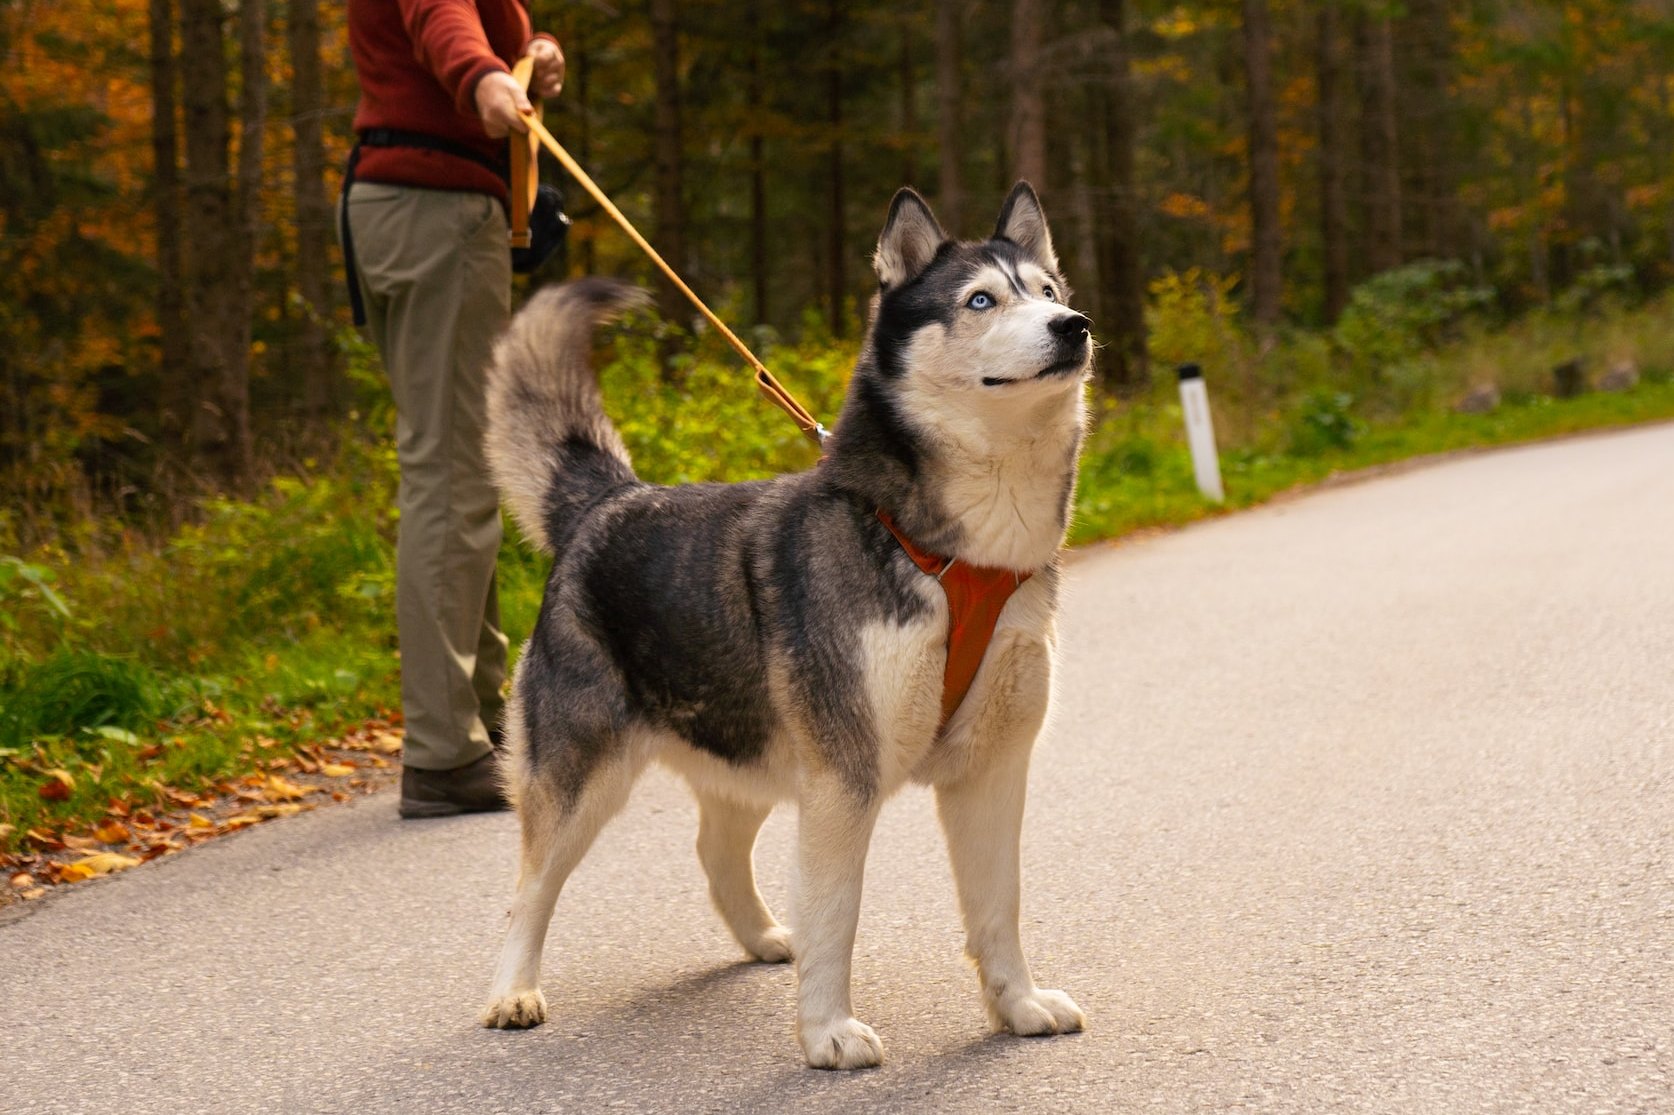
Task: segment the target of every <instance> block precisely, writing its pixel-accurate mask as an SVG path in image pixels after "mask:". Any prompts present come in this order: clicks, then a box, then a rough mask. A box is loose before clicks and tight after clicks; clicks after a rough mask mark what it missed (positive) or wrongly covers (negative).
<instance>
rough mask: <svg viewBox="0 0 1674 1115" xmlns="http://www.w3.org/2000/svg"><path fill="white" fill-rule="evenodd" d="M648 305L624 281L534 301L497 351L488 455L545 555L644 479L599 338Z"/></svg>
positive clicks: (598, 282)
mask: <svg viewBox="0 0 1674 1115" xmlns="http://www.w3.org/2000/svg"><path fill="white" fill-rule="evenodd" d="M647 301H648V298H647V296H646V294H645V292H644V291H642V290H640V289H639V288H638V287H634V286H630V285H628V284H627V283H623V282H619V281H617V280H615V279H600V278H591V279H581V280H579V281H577V282H573V283H564V284H563V285H561V286H555V287H547V288H545V289H543V290H541V291H540V292H539V293H537V294H536V295H535V296H534V297H533V298H531V299H530V300H529V302H528V304H527V305H525V306H524V307H523V309H522V311H521V312H519V313H518V315H517V317H515V318H513V319H512V323H511V326H510V327H509V328H508V329H507V330H506V332H505V335H504V336H502V337H501V338H500V341H499V343H498V344H497V345H495V348H494V364H493V366H492V367H491V368H490V369H489V372H488V434H487V438H486V440H485V443H484V444H485V448H486V449H487V452H488V465H489V468H490V469H491V470H492V471H493V473H494V483H495V486H496V487H498V488H499V489H500V496H501V498H502V499H504V500H505V502H506V506H507V507H509V508H511V513H512V515H513V517H514V518H516V520H517V525H518V526H519V527H521V528H522V530H523V533H524V536H525V537H527V538H528V539H529V541H530V542H531V543H532V544H533V545H535V546H536V547H538V548H540V549H542V550H544V551H546V552H548V553H552V552H553V551H554V550H556V549H558V548H559V547H560V546H561V545H562V544H563V539H564V537H565V536H567V535H568V533H569V530H570V528H571V527H572V526H573V524H574V519H575V515H576V513H577V512H579V511H580V510H581V508H583V507H585V506H586V505H587V504H589V503H591V502H592V501H593V500H594V499H595V498H597V497H598V495H599V494H600V493H601V492H604V491H606V490H608V489H610V488H612V487H615V486H617V485H620V484H623V483H629V482H632V481H633V480H634V472H633V465H632V464H631V463H630V462H629V460H628V450H627V447H626V446H625V445H623V444H622V435H621V434H619V433H618V432H617V431H616V427H615V426H613V425H611V422H610V419H608V418H606V417H605V413H604V407H603V405H602V404H601V401H600V398H599V381H598V375H597V373H596V372H595V371H594V369H593V359H592V357H593V330H594V329H595V328H596V327H598V326H600V325H603V324H604V323H606V322H608V321H610V320H612V319H613V318H615V317H617V316H619V315H620V314H622V313H624V312H625V311H627V310H629V309H632V308H634V307H636V306H639V305H643V304H644V303H646V302H647Z"/></svg>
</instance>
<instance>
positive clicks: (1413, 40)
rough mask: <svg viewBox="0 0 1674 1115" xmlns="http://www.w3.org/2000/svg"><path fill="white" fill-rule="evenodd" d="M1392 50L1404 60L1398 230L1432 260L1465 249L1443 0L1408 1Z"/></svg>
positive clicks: (1449, 41) (1447, 24) (1454, 255)
mask: <svg viewBox="0 0 1674 1115" xmlns="http://www.w3.org/2000/svg"><path fill="white" fill-rule="evenodd" d="M1406 6H1407V13H1408V14H1407V17H1406V19H1404V20H1402V21H1401V24H1400V30H1399V33H1400V38H1401V41H1400V47H1401V50H1400V51H1399V52H1398V53H1399V54H1401V55H1403V56H1404V58H1405V61H1406V68H1405V70H1404V74H1403V76H1404V78H1405V80H1404V81H1403V83H1402V85H1401V119H1402V121H1403V122H1404V123H1405V124H1406V129H1405V131H1406V140H1405V141H1404V142H1403V143H1402V145H1401V146H1402V154H1403V156H1405V158H1404V159H1403V161H1404V162H1405V163H1406V165H1407V168H1408V169H1407V174H1406V182H1407V183H1408V185H1409V186H1410V188H1409V189H1407V190H1405V191H1404V198H1405V202H1406V205H1405V208H1406V214H1405V216H1404V217H1403V224H1402V228H1403V231H1404V233H1405V235H1406V239H1407V243H1408V245H1409V246H1411V247H1413V248H1416V249H1417V250H1419V251H1422V252H1423V253H1424V254H1425V255H1428V256H1431V257H1434V258H1436V259H1455V258H1458V257H1459V256H1460V255H1461V254H1462V253H1463V251H1464V249H1465V246H1466V245H1465V237H1464V221H1463V220H1462V219H1461V215H1460V212H1459V186H1458V181H1459V172H1460V162H1461V159H1460V151H1459V150H1458V145H1457V143H1456V140H1455V137H1456V136H1457V134H1458V128H1457V124H1458V121H1457V120H1456V119H1455V109H1454V100H1453V97H1452V93H1451V89H1450V86H1451V85H1452V81H1453V29H1452V25H1451V17H1450V15H1449V9H1450V8H1451V7H1452V5H1451V4H1449V3H1448V2H1447V0H1408V3H1407V5H1406Z"/></svg>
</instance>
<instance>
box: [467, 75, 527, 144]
mask: <svg viewBox="0 0 1674 1115" xmlns="http://www.w3.org/2000/svg"><path fill="white" fill-rule="evenodd" d="M476 95H477V115H478V116H480V117H482V126H483V130H484V131H486V132H487V133H488V134H489V135H490V136H492V137H493V138H495V139H502V138H504V137H505V136H506V135H507V134H508V133H510V132H518V133H526V132H528V130H529V125H528V124H526V123H524V121H523V114H524V113H525V112H533V111H535V108H534V106H533V105H531V104H530V103H529V95H528V94H527V93H525V92H524V91H523V86H521V85H519V84H518V83H517V79H516V78H514V77H512V75H510V74H508V73H505V72H503V71H499V70H496V71H495V72H493V73H488V74H484V75H483V77H482V80H481V81H479V82H477V94H476Z"/></svg>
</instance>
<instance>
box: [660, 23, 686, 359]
mask: <svg viewBox="0 0 1674 1115" xmlns="http://www.w3.org/2000/svg"><path fill="white" fill-rule="evenodd" d="M651 62H652V69H653V71H654V78H655V82H656V98H657V100H656V113H655V123H654V128H655V155H654V160H655V163H656V210H657V213H656V216H657V222H656V223H657V250H658V251H659V252H661V253H662V255H663V258H664V259H666V260H668V262H669V266H671V267H673V268H674V270H675V271H676V272H678V273H679V274H681V275H684V274H685V273H686V205H685V189H684V185H683V182H682V177H683V162H684V160H683V154H682V151H681V132H680V109H681V93H680V41H679V25H678V22H677V14H676V10H675V0H651ZM657 305H658V307H659V308H660V309H661V310H662V313H663V316H664V317H665V318H667V319H669V320H670V321H682V322H683V321H687V320H689V319H690V314H691V311H690V309H689V307H688V306H687V304H686V299H685V297H684V296H683V295H682V294H681V293H680V290H679V288H677V287H676V286H675V285H674V284H673V283H671V282H669V281H668V280H667V279H666V278H664V277H662V276H661V275H658V277H657ZM665 369H666V362H665Z"/></svg>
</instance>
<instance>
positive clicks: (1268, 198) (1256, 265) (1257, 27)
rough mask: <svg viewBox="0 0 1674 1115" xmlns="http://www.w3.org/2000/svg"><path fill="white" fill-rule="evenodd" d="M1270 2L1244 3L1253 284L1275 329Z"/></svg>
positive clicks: (1277, 279) (1257, 308)
mask: <svg viewBox="0 0 1674 1115" xmlns="http://www.w3.org/2000/svg"><path fill="white" fill-rule="evenodd" d="M1270 34H1271V32H1270V29H1269V26H1268V20H1267V0H1244V77H1245V81H1246V83H1247V85H1248V89H1249V135H1250V280H1251V282H1250V285H1251V288H1252V296H1251V308H1252V310H1253V312H1254V315H1255V320H1256V321H1257V322H1258V323H1259V324H1261V325H1263V326H1272V325H1274V324H1275V323H1277V322H1278V320H1279V311H1280V309H1281V303H1282V299H1283V291H1282V289H1281V284H1282V283H1283V280H1284V277H1283V273H1282V270H1281V259H1280V251H1281V242H1280V228H1279V136H1278V120H1277V114H1276V113H1275V111H1274V108H1273V62H1272V57H1271V50H1272V46H1271V43H1270V42H1269V37H1270Z"/></svg>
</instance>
